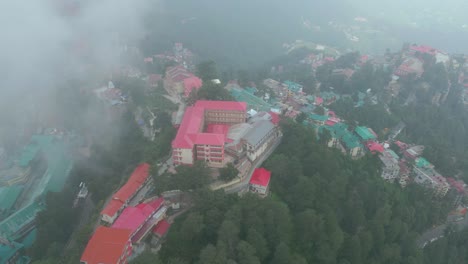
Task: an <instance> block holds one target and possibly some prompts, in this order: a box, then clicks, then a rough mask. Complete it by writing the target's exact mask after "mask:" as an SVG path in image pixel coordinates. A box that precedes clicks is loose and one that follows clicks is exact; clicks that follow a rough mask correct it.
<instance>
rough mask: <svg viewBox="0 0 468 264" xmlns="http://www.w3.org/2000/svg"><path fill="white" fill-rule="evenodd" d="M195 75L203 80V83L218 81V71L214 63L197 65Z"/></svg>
mask: <svg viewBox="0 0 468 264" xmlns="http://www.w3.org/2000/svg"><path fill="white" fill-rule="evenodd" d="M195 74H196V75H197V76H198V77H200V79H202V81H203V82H211V80H214V79H218V78H219V76H218V70H217V69H216V63H215V62H214V61H204V62H201V63H199V64H198V65H197V67H196V70H195Z"/></svg>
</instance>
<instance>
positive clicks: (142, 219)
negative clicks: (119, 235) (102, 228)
mask: <svg viewBox="0 0 468 264" xmlns="http://www.w3.org/2000/svg"><path fill="white" fill-rule="evenodd" d="M166 210H167V208H166V207H164V198H162V197H161V198H158V199H155V200H153V201H151V202H149V203H142V204H139V205H137V206H135V207H127V208H125V210H123V212H122V214H121V215H120V216H119V218H118V219H117V220H116V221H115V222H114V224H113V225H112V228H117V229H127V230H130V231H131V235H130V237H131V241H132V242H133V243H137V242H139V241H140V239H141V238H143V237H144V235H145V234H146V233H147V232H148V231H149V230H150V229H151V228H152V227H153V226H154V224H156V223H157V222H159V221H160V220H161V219H163V218H164V217H165V213H166ZM147 223H148V224H147ZM143 229H144V230H143ZM140 231H142V232H140ZM137 234H138V235H137Z"/></svg>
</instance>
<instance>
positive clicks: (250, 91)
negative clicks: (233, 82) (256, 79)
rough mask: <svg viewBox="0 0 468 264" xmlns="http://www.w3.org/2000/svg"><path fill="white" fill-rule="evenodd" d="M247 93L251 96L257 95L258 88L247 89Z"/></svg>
mask: <svg viewBox="0 0 468 264" xmlns="http://www.w3.org/2000/svg"><path fill="white" fill-rule="evenodd" d="M245 91H246V92H248V93H250V94H255V93H256V92H258V90H257V88H255V87H245Z"/></svg>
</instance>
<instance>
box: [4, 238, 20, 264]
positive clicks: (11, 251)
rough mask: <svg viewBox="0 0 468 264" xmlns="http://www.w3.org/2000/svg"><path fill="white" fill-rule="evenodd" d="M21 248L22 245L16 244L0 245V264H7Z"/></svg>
mask: <svg viewBox="0 0 468 264" xmlns="http://www.w3.org/2000/svg"><path fill="white" fill-rule="evenodd" d="M22 248H23V245H21V244H19V243H16V242H10V244H9V245H5V244H0V264H5V263H8V260H10V259H11V258H12V257H13V256H15V254H16V252H18V251H19V250H21V249H22Z"/></svg>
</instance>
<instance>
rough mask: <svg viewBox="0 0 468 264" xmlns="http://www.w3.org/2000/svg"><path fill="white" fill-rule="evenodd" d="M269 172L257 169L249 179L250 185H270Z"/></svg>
mask: <svg viewBox="0 0 468 264" xmlns="http://www.w3.org/2000/svg"><path fill="white" fill-rule="evenodd" d="M270 178H271V172H270V171H269V170H267V169H265V168H257V169H255V171H254V173H253V174H252V178H250V182H249V183H250V184H255V185H260V186H264V187H267V186H268V184H269V183H270Z"/></svg>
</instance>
